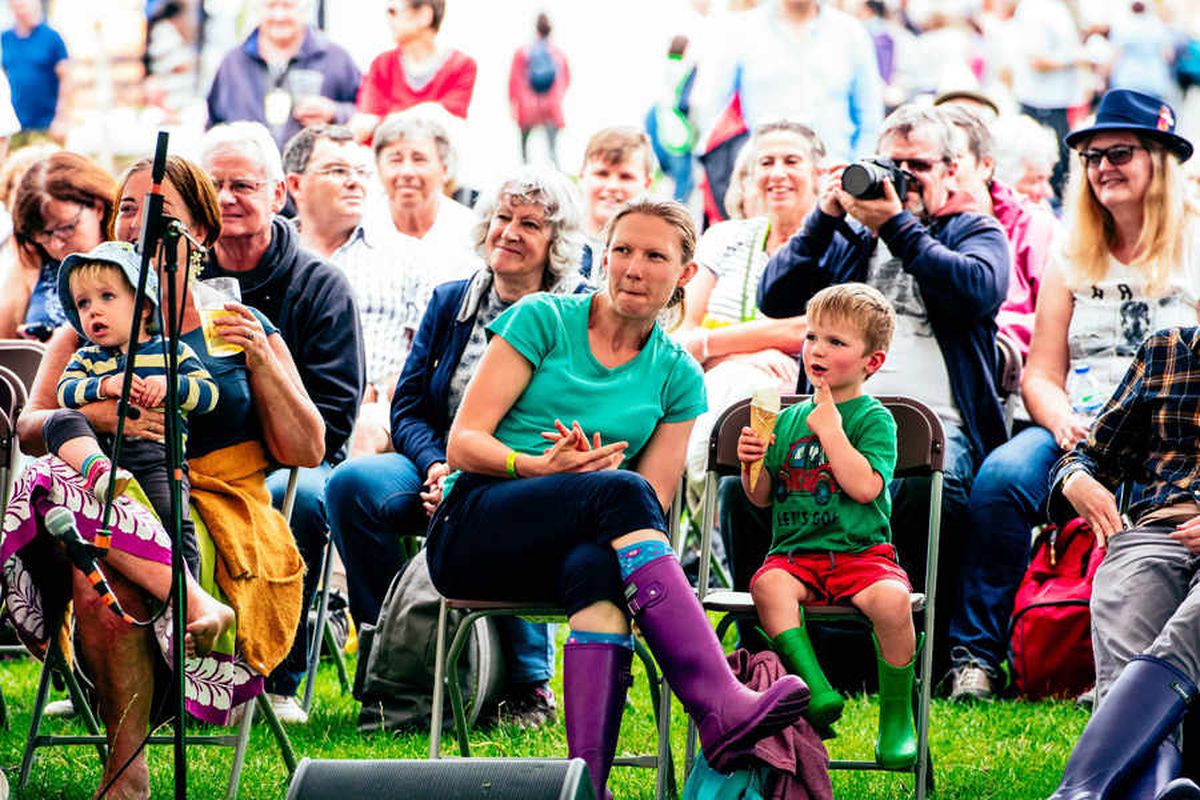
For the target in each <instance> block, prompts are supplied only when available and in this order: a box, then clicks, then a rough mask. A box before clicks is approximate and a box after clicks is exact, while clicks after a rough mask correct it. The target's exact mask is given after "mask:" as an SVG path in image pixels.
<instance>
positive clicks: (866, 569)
mask: <svg viewBox="0 0 1200 800" xmlns="http://www.w3.org/2000/svg"><path fill="white" fill-rule="evenodd" d="M806 313H807V324H808V329H807V333H806V334H805V341H804V355H803V359H804V371H805V374H806V375H807V376H808V380H809V381H810V382H811V383H812V385H813V387H814V394H813V397H812V399H811V400H807V401H805V402H802V403H797V404H796V405H793V406H791V407H789V408H787V409H785V410H784V411H783V412H782V413H781V414H780V415H779V418H778V422H777V426H776V429H775V434H774V435H773V436H772V437H771V441H770V442H769V443H768V442H766V441H764V440H763V437H761V436H759V435H758V434H757V433H756V432H755V431H754V429H753V428H749V427H747V428H743V429H742V432H741V436H740V437H739V439H738V460H739V461H741V462H742V488H743V489H744V490H745V492H746V495H747V496H748V497H749V498H750V501H751V502H753V503H754V504H755V505H757V506H760V507H768V506H769V507H770V508H771V530H772V542H771V550H770V551H769V553H768V555H767V560H766V563H764V564H763V566H762V567H761V568H760V569H759V570H758V572H757V573H755V575H754V577H753V579H752V580H751V584H750V591H751V594H752V595H753V597H754V605H755V607H756V608H757V610H758V616H759V619H760V621H761V622H762V625H763V628H764V629H765V631H766V633H767V635H768V636H770V637H771V640H772V645H773V648H774V650H775V652H777V653H778V654H779V656H780V658H781V659H782V660H783V663H784V665H785V666H787V668H788V670H789V671H791V672H792V673H794V674H796V675H799V676H800V677H801V678H803V679H804V680H805V682H806V683H807V684H808V686H809V690H810V691H811V693H812V696H811V699H810V700H809V705H808V711H807V712H806V715H807V717H808V719H809V720H810V721H811V722H812V723H813V724H814V725H816V726H817V727H818V728H825V729H827V728H828V726H829V725H831V724H832V723H833V722H835V721H836V720H837V719H838V717H839V716H841V713H842V705H843V701H842V697H841V695H839V694H838V693H837V691H836V690H834V689H833V687H832V686H830V684H829V681H828V679H826V677H825V675H824V673H823V672H822V671H821V667H820V665H819V664H818V663H817V659H816V655H815V654H814V653H813V649H812V644H811V643H810V642H809V638H808V633H807V631H806V630H805V627H804V613H803V608H802V606H803V605H804V604H841V603H847V602H848V603H850V604H852V605H854V606H855V607H857V608H858V609H859V610H860V611H862V612H863V613H864V614H866V615H867V617H869V618H870V620H871V623H872V626H873V627H874V640H875V646H876V653H877V659H878V666H879V685H880V709H879V734H878V738H877V739H876V744H875V756H876V759H877V760H878V761H879V762H880V763H881V764H882V765H883V766H886V767H905V766H909V765H911V764H912V763H913V762H914V761H915V760H916V752H917V751H916V737H915V730H914V724H913V715H912V684H913V664H914V662H915V660H916V658H915V655H916V650H917V643H916V635H915V632H914V629H913V622H912V611H911V608H910V600H909V593H910V591H911V585H910V583H909V581H908V576H907V575H906V574H905V572H904V570H903V569H902V568H901V567H900V565H899V564H898V563H897V560H896V550H895V548H894V547H893V546H892V544H891V528H890V524H889V518H890V515H891V497H890V495H889V493H888V483H889V482H890V481H891V479H892V473H893V471H894V470H895V466H896V423H895V420H893V419H892V415H891V414H890V413H889V412H888V410H887V409H886V408H884V406H883V405H882V404H881V403H880V402H879V401H878V400H876V399H875V398H873V397H871V396H870V395H868V394H864V392H863V383H864V382H865V381H866V379H867V378H868V377H870V376H871V375H872V374H873V373H874V372H875V371H877V370H878V369H879V368H880V367H881V366H882V365H883V362H884V358H885V357H886V351H887V347H888V345H889V344H890V343H891V338H892V331H893V329H894V328H895V312H894V311H893V310H892V307H891V306H890V305H889V304H888V301H887V300H886V299H884V297H883V295H881V294H880V293H879V292H878V291H876V290H875V289H873V288H871V287H869V286H867V285H865V284H861V283H847V284H840V285H837V286H830V287H828V288H826V289H824V290H822V291H820V292H818V293H817V294H816V295H814V296H813V298H812V299H811V300H810V301H809V303H808V307H807V311H806ZM760 459H763V460H764V462H763V469H762V472H761V474H760V475H758V481H757V484H755V485H752V483H751V478H750V475H751V471H750V465H751V464H753V463H754V462H757V461H759V460H760Z"/></svg>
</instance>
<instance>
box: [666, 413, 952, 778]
mask: <svg viewBox="0 0 1200 800" xmlns="http://www.w3.org/2000/svg"><path fill="white" fill-rule="evenodd" d="M804 399H805V396H803V395H788V396H785V397H783V398H782V401H783V406H784V407H787V406H790V405H793V404H794V403H797V402H800V401H801V400H804ZM878 399H879V401H880V402H882V403H883V404H884V405H885V406H886V407H887V409H888V410H889V411H890V412H892V416H893V417H895V419H896V434H897V442H896V451H897V452H896V455H897V458H896V472H895V475H896V477H898V478H902V477H913V476H929V477H930V478H931V479H932V482H933V483H932V486H931V488H930V493H929V534H928V552H927V555H926V567H925V576H926V578H925V594H919V593H915V592H914V593H913V595H912V597H911V603H912V610H913V614H914V615H916V616H918V617H920V618H921V624H919V625H918V626H917V631H918V633H919V632H921V631H922V630H923V631H924V632H925V647H924V649H922V650H921V658H920V660H919V662H918V664H917V670H916V675H915V680H914V684H913V689H914V695H915V697H914V705H915V712H916V713H915V714H914V717H915V721H916V733H917V759H916V762H915V763H914V764H913V766H912V767H909V768H905V769H903V770H888V769H887V768H886V767H883V766H881V765H880V764H879V763H877V762H875V761H841V760H839V761H830V764H829V766H830V768H831V769H852V770H880V771H897V772H911V773H913V775H914V778H915V797H916V798H917V800H925V797H926V795H927V794H928V793H929V792H930V791H932V787H933V770H932V761H931V755H930V752H929V703H930V695H931V691H932V688H933V631H934V618H933V614H934V600H935V596H934V595H935V590H936V587H937V567H938V533H939V531H940V529H941V514H942V467H943V460H944V457H945V434H944V432H943V431H942V424H941V422H940V421H939V420H938V417H937V415H936V414H934V413H933V411H932V410H930V408H929V407H928V406H926V405H925V404H924V403H921V402H920V401H918V400H914V399H912V398H909V397H879V398H878ZM749 424H750V401H749V400H742V401H739V402H738V403H735V404H734V405H732V406H730V407H729V408H728V409H726V410H725V412H724V413H723V414H722V415H721V416H720V417H719V418H718V419H717V423H716V425H714V426H713V432H712V436H711V438H710V439H709V444H708V476H707V478H706V485H705V489H704V509H705V510H704V519H705V520H707V521H709V524H707V525H705V526H704V528H703V538H702V542H701V548H702V553H701V558H700V570H701V572H700V588H699V592H700V599H701V602H702V603H703V604H704V608H705V610H706V611H716V612H722V613H723V614H724V616H723V617H722V618H721V620H720V622H719V623H718V624H717V638H723V637H724V635H725V632H726V631H727V630H728V629H729V626H730V625H731V624H732V623H733V622H734V621H735V619H737V618H739V617H740V618H751V619H753V618H756V617H757V614H756V612H755V610H754V601H753V600H752V599H751V597H750V593H749V592H726V591H718V592H707V591H706V587H707V585H708V575H707V574H706V572H707V570H706V567H707V563H708V559H707V556H708V553H709V550H710V548H711V547H712V534H713V531H712V524H711V520H712V519H713V515H714V513H715V511H716V502H717V500H716V498H717V481H718V479H719V478H720V477H721V476H723V475H736V474H738V472H739V470H740V469H741V465H740V463H739V462H738V458H737V440H738V435H739V434H740V432H741V430H742V428H743V427H745V426H747V425H749ZM804 619H805V623H806V624H816V625H819V624H821V623H823V622H854V623H859V624H862V625H865V626H867V627H869V626H870V624H871V623H870V620H868V619H867V617H866V616H864V615H863V614H862V613H861V612H859V611H858V609H856V608H854V607H853V606H805V608H804ZM695 743H696V730H695V726H694V725H691V724H690V722H689V725H688V760H687V766H688V767H689V768H690V767H691V760H692V754H693V753H694V752H695Z"/></svg>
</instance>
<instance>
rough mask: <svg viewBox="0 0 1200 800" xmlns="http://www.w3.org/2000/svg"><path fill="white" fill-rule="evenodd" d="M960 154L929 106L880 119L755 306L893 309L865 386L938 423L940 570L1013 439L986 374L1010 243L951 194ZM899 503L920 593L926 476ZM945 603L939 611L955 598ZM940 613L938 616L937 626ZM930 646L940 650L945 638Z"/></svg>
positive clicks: (906, 560) (831, 175)
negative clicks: (825, 295) (846, 300)
mask: <svg viewBox="0 0 1200 800" xmlns="http://www.w3.org/2000/svg"><path fill="white" fill-rule="evenodd" d="M955 150H956V148H955V142H954V138H953V131H952V129H951V128H950V126H949V124H948V123H947V122H946V120H945V119H944V118H943V117H942V116H941V115H940V114H939V113H938V112H937V111H936V110H934V109H932V108H922V107H918V106H915V105H905V106H901V107H900V108H898V109H897V110H896V111H895V112H893V113H892V114H891V115H890V116H889V117H888V118H887V119H886V120H884V123H883V129H882V132H881V134H880V137H879V148H878V151H879V155H878V156H877V157H876V158H875V159H872V160H870V161H867V162H861V163H859V164H854V165H850V166H849V167H845V168H840V167H835V168H833V169H830V170H829V172H828V173H827V175H826V177H825V179H824V181H823V183H822V187H821V193H820V199H819V202H818V207H817V208H816V209H814V210H813V212H812V213H811V214H810V215H809V217H808V219H807V220H806V221H805V223H804V226H803V227H802V228H801V229H800V231H799V233H797V234H796V235H795V236H793V237H792V238H791V240H790V241H789V242H788V243H787V244H786V245H785V246H784V247H783V248H782V249H780V250H779V252H778V253H776V254H775V256H774V257H772V258H771V261H770V263H769V264H768V265H767V268H766V271H765V272H764V273H763V278H762V283H761V285H760V287H759V292H758V304H759V308H761V309H762V311H763V313H764V314H766V315H767V316H771V317H785V316H795V315H797V314H802V313H804V307H805V304H806V303H807V302H808V299H809V298H810V297H812V296H813V295H814V294H815V293H816V292H817V291H819V290H820V289H822V288H824V287H825V286H829V285H831V284H836V283H845V282H848V281H863V282H865V283H868V284H870V285H872V286H874V287H875V288H877V289H879V290H880V291H881V292H883V294H884V295H885V296H886V297H887V298H888V299H889V300H890V301H891V302H892V304H893V306H895V309H896V315H897V320H896V333H895V337H894V339H893V342H892V348H891V350H890V352H889V353H888V358H887V361H886V362H885V364H884V366H883V367H882V368H881V369H880V370H879V371H878V372H877V373H875V375H873V376H872V378H871V393H872V394H873V395H876V396H879V395H899V394H903V395H910V396H915V397H916V398H917V399H919V400H921V401H922V402H924V403H925V404H927V405H928V406H930V407H931V408H932V409H933V410H934V411H935V412H936V413H937V414H938V416H939V417H940V418H941V421H942V425H943V427H944V428H945V431H946V460H945V489H944V495H943V506H942V507H943V515H942V537H941V541H942V543H943V552H944V553H946V548H947V547H948V548H949V552H948V553H946V558H945V559H943V562H942V563H944V564H947V565H952V564H956V563H957V561H958V558H957V547H958V545H959V544H960V542H961V536H960V535H959V534H960V531H961V530H962V527H961V526H962V522H963V521H964V520H965V519H966V510H967V497H968V492H969V490H970V485H971V480H972V478H973V477H974V474H975V469H976V467H977V466H978V464H979V462H980V461H982V460H983V457H984V456H985V455H986V454H987V453H988V451H990V450H991V449H992V448H993V447H995V446H996V445H998V444H1000V443H1001V442H1003V441H1004V440H1005V439H1006V438H1007V433H1006V432H1005V427H1004V415H1003V412H1002V410H1001V406H1000V401H999V399H998V397H997V396H996V390H995V379H994V372H993V371H994V368H995V364H996V323H995V317H996V312H997V310H998V309H999V308H1000V304H1001V303H1002V302H1003V301H1004V298H1005V293H1006V291H1007V287H1008V273H1009V259H1010V255H1009V247H1008V241H1007V239H1006V238H1005V235H1004V231H1003V229H1001V227H1000V225H999V224H998V223H997V222H996V221H995V220H994V219H992V218H991V217H989V216H987V215H984V214H979V213H975V211H974V209H975V201H974V200H973V199H972V198H971V196H970V195H969V194H966V193H964V192H958V191H955V190H954V189H953V188H952V180H951V178H952V177H953V176H954V174H955V170H956V169H957V163H956V160H955ZM844 175H845V180H843V176H844ZM848 189H849V190H850V191H848ZM898 189H899V191H898ZM847 217H849V218H850V219H847ZM893 495H894V506H893V513H892V532H893V537H894V539H893V540H894V541H895V542H896V543H897V546H898V549H899V552H900V554H901V556H902V558H901V561H902V563H903V565H904V567H905V569H906V570H908V572H909V574H910V575H911V576H913V583H914V585H917V586H920V585H922V584H923V583H924V562H925V557H924V552H925V546H924V543H925V538H926V530H927V519H928V515H927V509H928V481H913V480H900V481H897V482H896V483H895V484H894V485H893ZM948 573H952V570H949V569H944V570H942V571H941V575H942V576H943V580H942V581H941V585H942V586H944V587H945V588H946V589H947V590H948V591H950V592H952V591H954V589H955V583H956V582H955V581H954V580H953V578H952V577H950V578H947V577H946V576H947V574H948ZM942 597H943V598H944V603H943V604H941V605H943V607H944V608H949V607H952V605H951V604H953V603H954V602H955V600H956V598H954V597H952V596H950V595H949V594H943V595H942ZM947 601H948V602H947ZM948 618H949V615H948V614H946V613H942V614H940V615H939V621H940V622H941V623H942V625H939V626H938V627H939V628H941V629H943V631H944V627H943V626H944V625H945V623H946V621H947V620H948ZM936 638H937V641H939V642H945V641H946V637H945V634H944V632H943V633H942V634H940V635H938V636H937V637H936ZM940 655H942V656H944V655H945V654H940ZM939 661H942V662H943V663H946V660H945V659H944V658H939Z"/></svg>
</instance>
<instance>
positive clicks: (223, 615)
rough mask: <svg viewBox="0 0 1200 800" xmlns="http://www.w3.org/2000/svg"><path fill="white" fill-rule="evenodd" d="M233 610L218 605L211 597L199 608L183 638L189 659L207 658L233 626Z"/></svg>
mask: <svg viewBox="0 0 1200 800" xmlns="http://www.w3.org/2000/svg"><path fill="white" fill-rule="evenodd" d="M233 620H234V616H233V609H232V608H230V607H229V606H227V605H225V604H224V603H218V602H217V601H216V600H213V599H212V598H211V597H209V598H207V601H206V602H205V603H204V604H203V606H201V607H200V608H197V614H196V616H194V617H193V618H192V621H191V622H189V623H188V626H187V633H186V634H184V637H183V650H184V652H185V653H186V654H187V657H188V658H196V657H197V656H206V655H208V653H209V651H211V650H212V648H213V644H214V643H215V642H216V641H217V637H219V636H220V635H221V634H222V633H224V632H225V631H227V630H229V628H230V626H231V625H233Z"/></svg>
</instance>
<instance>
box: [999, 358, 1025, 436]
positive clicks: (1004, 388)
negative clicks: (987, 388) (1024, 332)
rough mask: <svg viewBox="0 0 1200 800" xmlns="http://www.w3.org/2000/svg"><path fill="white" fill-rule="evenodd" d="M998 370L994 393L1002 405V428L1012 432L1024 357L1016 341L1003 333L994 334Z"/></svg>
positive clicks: (1019, 393) (1018, 400) (1019, 394)
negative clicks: (998, 362)
mask: <svg viewBox="0 0 1200 800" xmlns="http://www.w3.org/2000/svg"><path fill="white" fill-rule="evenodd" d="M996 351H997V355H998V357H999V361H1000V364H999V370H998V371H997V373H996V394H997V396H999V398H1000V402H1001V403H1002V404H1003V406H1004V428H1005V430H1007V431H1008V432H1009V433H1012V427H1013V416H1014V415H1015V414H1016V411H1017V405H1018V403H1019V402H1020V399H1021V372H1022V370H1023V368H1024V366H1025V359H1024V357H1023V356H1022V355H1021V349H1020V348H1019V347H1017V343H1016V342H1014V341H1013V340H1012V339H1010V338H1008V337H1007V336H1005V335H1004V334H999V335H997V336H996Z"/></svg>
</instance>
